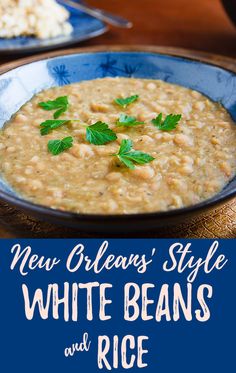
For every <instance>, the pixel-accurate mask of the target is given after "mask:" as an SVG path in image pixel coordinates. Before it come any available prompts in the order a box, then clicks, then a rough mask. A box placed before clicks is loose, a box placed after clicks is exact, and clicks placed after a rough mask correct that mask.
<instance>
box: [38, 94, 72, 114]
mask: <svg viewBox="0 0 236 373" xmlns="http://www.w3.org/2000/svg"><path fill="white" fill-rule="evenodd" d="M39 106H40V107H41V108H42V109H43V110H47V111H50V110H56V109H58V110H56V111H55V113H54V115H53V118H54V119H57V118H59V117H60V116H61V115H62V114H63V113H65V112H66V110H67V109H68V106H69V102H68V97H67V96H61V97H58V98H56V99H55V100H53V101H46V102H40V103H39Z"/></svg>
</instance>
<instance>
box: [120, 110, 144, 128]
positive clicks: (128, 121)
mask: <svg viewBox="0 0 236 373" xmlns="http://www.w3.org/2000/svg"><path fill="white" fill-rule="evenodd" d="M116 124H117V126H124V127H135V126H138V125H140V124H144V122H139V121H138V120H137V119H136V118H135V117H130V116H128V115H126V114H124V113H122V114H120V117H119V119H118V120H117V122H116Z"/></svg>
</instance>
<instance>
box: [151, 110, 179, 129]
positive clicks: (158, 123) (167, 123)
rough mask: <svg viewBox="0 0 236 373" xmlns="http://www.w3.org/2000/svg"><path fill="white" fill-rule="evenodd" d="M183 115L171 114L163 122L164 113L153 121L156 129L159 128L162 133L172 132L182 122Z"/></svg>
mask: <svg viewBox="0 0 236 373" xmlns="http://www.w3.org/2000/svg"><path fill="white" fill-rule="evenodd" d="M181 117H182V115H181V114H169V115H167V116H166V117H165V119H164V120H162V113H161V114H159V115H158V116H157V117H156V118H155V119H153V120H152V123H153V124H154V126H155V127H157V128H159V130H162V131H172V130H173V129H175V128H176V127H177V124H178V122H179V121H180V119H181Z"/></svg>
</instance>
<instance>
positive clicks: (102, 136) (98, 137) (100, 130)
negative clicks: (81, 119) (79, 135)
mask: <svg viewBox="0 0 236 373" xmlns="http://www.w3.org/2000/svg"><path fill="white" fill-rule="evenodd" d="M116 139H117V136H116V133H115V132H114V131H113V130H111V129H110V128H109V126H108V124H106V123H103V122H96V123H94V124H92V125H90V126H88V127H87V128H86V140H87V141H88V142H90V143H91V144H94V145H104V144H107V143H108V142H111V141H115V140H116Z"/></svg>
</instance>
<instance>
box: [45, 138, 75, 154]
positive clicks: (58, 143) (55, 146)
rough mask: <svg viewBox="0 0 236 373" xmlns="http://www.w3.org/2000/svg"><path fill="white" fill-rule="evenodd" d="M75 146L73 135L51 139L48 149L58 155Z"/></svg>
mask: <svg viewBox="0 0 236 373" xmlns="http://www.w3.org/2000/svg"><path fill="white" fill-rule="evenodd" d="M72 146H73V137H71V136H68V137H65V138H64V139H62V140H49V141H48V150H49V152H50V153H52V154H53V155H58V154H60V153H62V152H64V151H65V150H67V149H69V148H71V147H72Z"/></svg>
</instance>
